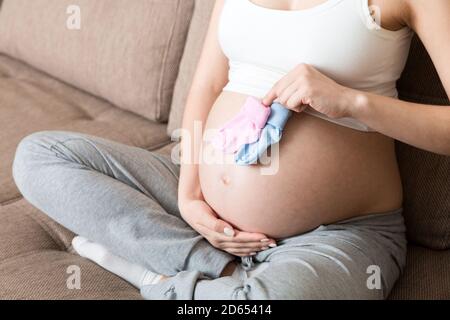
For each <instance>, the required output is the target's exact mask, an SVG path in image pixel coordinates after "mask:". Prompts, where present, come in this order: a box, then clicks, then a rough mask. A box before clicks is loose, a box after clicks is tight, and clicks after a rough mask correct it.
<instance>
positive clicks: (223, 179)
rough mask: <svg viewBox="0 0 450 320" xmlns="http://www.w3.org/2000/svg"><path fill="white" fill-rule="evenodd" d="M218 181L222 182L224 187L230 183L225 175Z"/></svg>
mask: <svg viewBox="0 0 450 320" xmlns="http://www.w3.org/2000/svg"><path fill="white" fill-rule="evenodd" d="M220 181H222V183H223V184H224V185H226V186H228V185H230V183H231V179H230V177H229V176H227V175H226V174H224V175H222V176H221V177H220Z"/></svg>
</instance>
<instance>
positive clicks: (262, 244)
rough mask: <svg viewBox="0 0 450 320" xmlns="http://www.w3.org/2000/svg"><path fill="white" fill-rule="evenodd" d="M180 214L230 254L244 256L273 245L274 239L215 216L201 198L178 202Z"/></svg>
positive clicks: (204, 235)
mask: <svg viewBox="0 0 450 320" xmlns="http://www.w3.org/2000/svg"><path fill="white" fill-rule="evenodd" d="M180 211H181V216H182V217H183V219H184V220H185V221H186V222H187V223H188V224H189V225H190V226H191V227H192V228H193V229H194V230H196V231H197V232H198V233H200V234H201V235H202V236H203V237H204V238H205V239H206V240H208V242H209V243H211V245H213V246H214V247H216V248H217V249H220V250H223V251H226V252H228V253H230V254H232V255H235V256H239V257H245V256H250V255H255V254H256V253H257V252H258V251H262V250H266V249H268V248H269V247H273V246H275V241H274V240H271V239H268V238H267V237H266V236H265V235H263V234H260V233H249V232H242V231H239V230H236V229H234V228H233V227H232V226H231V225H230V224H229V223H227V222H225V221H223V220H221V219H219V218H217V215H216V213H215V212H214V210H213V209H212V208H211V207H210V206H209V205H208V204H207V203H206V202H205V201H203V200H187V201H184V202H183V203H182V204H180Z"/></svg>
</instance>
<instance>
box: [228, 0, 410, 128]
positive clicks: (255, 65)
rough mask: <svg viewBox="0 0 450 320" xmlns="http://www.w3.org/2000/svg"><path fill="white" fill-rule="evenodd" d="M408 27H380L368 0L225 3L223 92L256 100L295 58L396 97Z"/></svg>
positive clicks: (344, 121) (356, 124)
mask: <svg viewBox="0 0 450 320" xmlns="http://www.w3.org/2000/svg"><path fill="white" fill-rule="evenodd" d="M412 34H413V32H412V31H411V30H410V29H409V28H403V29H401V30H398V31H390V30H387V29H383V28H380V27H379V25H378V24H376V22H375V21H374V19H373V18H372V16H371V13H370V8H369V4H368V0H328V1H326V2H324V3H322V4H319V5H318V6H315V7H313V8H310V9H305V10H294V11H288V10H277V9H269V8H265V7H262V6H259V5H257V4H255V3H253V2H251V1H250V0H225V5H224V8H223V11H222V13H221V18H220V24H219V42H220V45H221V48H222V50H223V52H224V54H225V55H226V56H227V58H228V59H229V66H230V70H229V75H228V78H229V82H228V84H227V85H226V86H225V88H224V89H223V90H224V91H233V92H238V93H243V94H246V95H250V96H254V97H257V98H260V99H262V98H263V97H264V96H265V95H266V94H267V93H268V92H269V90H270V89H271V88H272V87H273V85H274V84H275V83H276V82H277V81H278V80H279V79H281V78H282V77H283V76H284V75H286V74H287V73H288V72H290V71H291V70H292V69H293V68H294V67H295V66H297V65H298V64H300V63H307V64H310V65H312V66H314V67H316V68H317V69H318V70H320V71H321V72H322V73H324V74H325V75H327V76H328V77H330V78H332V79H333V80H335V81H337V82H338V83H340V84H341V85H344V86H347V87H350V88H354V89H358V90H363V91H368V92H372V93H376V94H380V95H384V96H389V97H393V98H397V96H398V93H397V89H396V82H397V80H398V79H399V78H400V76H401V73H402V71H403V69H404V67H405V64H406V60H407V57H408V52H409V48H410V44H411V38H412ZM305 112H306V113H308V114H311V115H313V116H317V117H320V118H322V119H324V120H327V121H331V122H334V123H337V124H340V125H343V126H346V127H350V128H353V129H356V130H360V131H373V130H372V129H371V128H369V127H368V126H366V125H365V124H363V123H361V122H360V121H357V120H355V119H352V118H341V119H330V118H328V117H327V116H325V115H324V114H321V113H319V112H317V111H315V110H313V109H312V108H308V109H307V110H306V111H305Z"/></svg>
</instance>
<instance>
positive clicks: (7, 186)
mask: <svg viewBox="0 0 450 320" xmlns="http://www.w3.org/2000/svg"><path fill="white" fill-rule="evenodd" d="M0 92H1V94H0V128H1V130H0V204H4V203H7V202H8V201H11V200H14V199H16V198H18V197H19V196H20V194H19V192H18V190H17V189H16V187H15V185H14V181H13V178H12V172H11V166H12V162H13V158H14V152H15V149H16V147H17V144H18V143H19V141H20V140H21V139H22V138H23V137H25V136H26V135H28V134H30V133H33V132H36V131H41V130H65V131H77V132H83V133H87V134H92V135H97V136H101V137H104V138H107V139H113V140H116V141H119V142H122V143H126V144H130V145H134V146H138V147H143V148H146V149H155V148H159V147H160V146H162V145H165V144H167V143H168V142H169V138H168V136H167V134H166V126H165V125H163V124H159V123H155V122H152V121H149V120H147V119H145V118H143V117H140V116H137V115H135V114H133V113H131V112H128V111H124V110H121V109H119V108H116V107H114V106H113V105H111V104H110V103H108V102H106V101H104V100H101V99H99V98H96V97H94V96H92V95H90V94H87V93H85V92H83V91H80V90H78V89H76V88H74V87H71V86H68V85H66V84H64V83H62V82H60V81H58V80H56V79H54V78H52V77H50V76H47V75H45V74H44V73H41V72H39V71H37V70H35V69H33V68H32V67H30V66H28V65H25V64H23V63H21V62H19V61H17V60H14V59H12V58H9V57H7V56H5V55H1V54H0Z"/></svg>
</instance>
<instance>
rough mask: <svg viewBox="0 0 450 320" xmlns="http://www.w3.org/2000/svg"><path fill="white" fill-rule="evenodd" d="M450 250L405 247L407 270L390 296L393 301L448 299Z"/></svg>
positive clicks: (449, 295) (449, 292)
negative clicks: (406, 248)
mask: <svg viewBox="0 0 450 320" xmlns="http://www.w3.org/2000/svg"><path fill="white" fill-rule="evenodd" d="M449 266H450V250H446V251H438V250H430V249H427V248H424V247H418V246H412V245H410V246H409V247H408V255H407V257H406V269H405V272H404V273H403V275H402V277H401V278H400V279H399V281H398V282H397V284H396V286H395V287H394V289H393V290H392V292H391V296H390V297H389V298H390V299H392V300H424V299H433V300H448V299H450V273H449V271H448V268H449Z"/></svg>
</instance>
